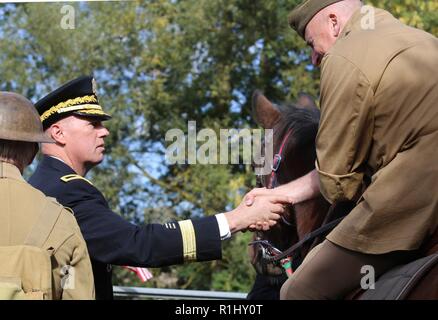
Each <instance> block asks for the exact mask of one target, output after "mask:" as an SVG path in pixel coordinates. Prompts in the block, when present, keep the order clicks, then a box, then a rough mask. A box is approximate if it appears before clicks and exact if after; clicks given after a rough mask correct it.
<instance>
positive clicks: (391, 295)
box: [347, 254, 438, 300]
mask: <svg viewBox="0 0 438 320" xmlns="http://www.w3.org/2000/svg"><path fill="white" fill-rule="evenodd" d="M431 272H432V274H430V273H431ZM426 276H427V283H426V281H424V280H426V279H425V277H426ZM431 281H432V282H435V283H434V285H433V284H432V283H431ZM434 297H438V254H433V255H430V256H427V257H423V258H421V259H417V260H415V261H413V262H410V263H408V264H405V265H401V266H398V267H395V268H393V269H391V270H390V271H388V272H387V273H385V274H383V275H382V276H381V277H380V278H379V279H378V280H377V281H376V283H375V288H374V289H369V290H366V291H365V290H357V291H355V292H354V293H353V294H352V295H350V296H349V297H347V299H349V300H350V299H352V300H353V299H354V300H356V299H357V300H406V299H408V300H413V299H433V298H434Z"/></svg>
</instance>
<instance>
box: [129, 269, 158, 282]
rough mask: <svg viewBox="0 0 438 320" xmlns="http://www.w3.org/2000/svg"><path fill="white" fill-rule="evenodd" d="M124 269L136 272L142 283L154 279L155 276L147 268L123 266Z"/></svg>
mask: <svg viewBox="0 0 438 320" xmlns="http://www.w3.org/2000/svg"><path fill="white" fill-rule="evenodd" d="M123 268H125V269H128V270H130V271H132V272H135V273H136V274H137V276H138V277H139V278H140V280H141V281H142V282H146V281H148V280H149V279H152V277H153V275H152V273H151V272H150V271H149V270H148V269H147V268H140V267H130V266H123Z"/></svg>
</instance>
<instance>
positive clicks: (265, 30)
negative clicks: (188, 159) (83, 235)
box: [0, 0, 438, 291]
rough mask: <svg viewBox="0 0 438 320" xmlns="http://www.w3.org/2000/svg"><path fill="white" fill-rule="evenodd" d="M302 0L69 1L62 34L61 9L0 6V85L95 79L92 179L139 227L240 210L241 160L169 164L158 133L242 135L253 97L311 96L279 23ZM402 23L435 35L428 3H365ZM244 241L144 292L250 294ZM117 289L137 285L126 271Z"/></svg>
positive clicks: (300, 55) (304, 67)
mask: <svg viewBox="0 0 438 320" xmlns="http://www.w3.org/2000/svg"><path fill="white" fill-rule="evenodd" d="M299 2H300V1H299V0H289V1H287V0H263V1H262V0H196V1H195V0H183V1H182V0H145V1H132V2H100V3H91V2H90V3H76V4H75V5H74V8H75V29H72V30H70V29H63V28H62V27H61V24H60V22H61V19H62V17H63V14H62V13H61V8H62V7H63V4H59V3H50V4H48V3H38V4H7V5H3V6H1V7H0V47H1V48H2V49H1V52H0V75H1V80H2V81H1V82H0V89H1V90H11V91H16V92H19V93H22V94H24V95H26V96H28V97H29V98H31V99H32V100H33V101H36V100H37V99H38V98H40V97H42V96H43V95H44V94H46V93H47V92H49V91H51V90H52V89H53V88H55V87H57V86H58V85H59V84H61V83H63V82H65V81H68V80H70V79H72V78H74V77H76V76H79V75H81V74H90V73H93V74H94V75H95V77H96V78H97V80H98V83H99V88H98V93H99V96H100V98H101V103H102V105H103V106H104V108H105V109H106V110H108V112H110V113H111V114H112V115H113V120H111V121H109V122H108V123H107V125H108V128H109V129H110V131H111V135H110V137H109V138H108V146H109V149H108V155H107V158H106V160H105V161H104V163H102V164H101V165H100V166H99V167H98V168H96V169H94V170H93V172H92V177H91V178H92V179H93V181H94V182H95V184H96V185H97V186H98V187H99V188H100V189H101V190H102V191H103V193H104V194H105V195H106V197H107V198H108V200H109V202H110V205H111V207H112V208H113V209H114V210H115V211H116V212H118V213H120V214H121V215H122V216H124V217H125V218H127V219H129V220H131V221H134V222H137V223H142V222H158V223H161V222H164V221H166V220H168V219H174V218H177V219H184V218H189V217H196V216H202V215H211V214H214V213H216V212H222V211H224V210H227V209H230V208H232V207H233V206H235V205H237V204H238V203H239V201H240V199H241V198H242V196H243V195H244V193H245V192H246V191H248V190H249V189H250V188H252V187H253V186H254V182H255V178H254V175H253V173H252V170H251V167H250V166H248V165H243V164H241V165H199V164H198V165H187V164H186V165H169V164H167V163H166V162H165V159H164V152H165V148H166V146H167V143H166V141H165V134H166V132H167V131H168V130H169V129H172V128H180V129H182V130H183V131H184V132H187V122H188V121H196V124H197V128H198V130H200V129H202V128H212V129H213V130H215V132H219V130H220V129H221V128H250V127H254V126H255V124H254V123H253V121H252V118H251V114H250V109H251V108H250V102H251V95H252V92H253V91H254V90H255V89H257V88H258V89H261V90H263V91H264V92H265V93H266V94H267V95H268V96H269V97H270V98H271V99H273V100H274V101H277V102H281V101H285V100H293V99H294V98H295V97H297V95H298V93H299V92H301V91H304V92H308V93H310V94H312V95H314V96H318V91H319V70H318V69H315V68H312V67H311V66H310V61H309V50H308V49H307V48H306V47H305V42H304V41H303V40H302V39H300V38H299V37H298V36H297V35H296V34H295V33H294V32H292V31H291V29H290V28H289V27H288V24H287V15H288V13H289V11H290V10H291V9H292V8H293V7H294V6H295V5H296V4H297V3H299ZM369 3H372V4H374V5H376V6H379V7H383V8H386V9H388V10H390V11H391V12H393V13H394V14H395V15H396V16H397V17H399V18H400V19H401V20H402V21H404V22H406V23H408V24H410V25H412V26H415V27H419V28H423V29H425V30H427V31H429V32H431V33H433V34H435V35H437V34H438V17H437V14H438V10H437V9H438V8H437V5H438V4H437V1H415V0H396V1H394V0H391V1H385V0H373V1H370V2H369ZM249 237H250V234H249V233H245V234H239V235H237V236H236V237H234V239H233V240H231V241H228V242H226V243H225V244H224V254H223V257H224V259H223V260H222V261H214V262H207V263H195V264H187V265H183V266H176V267H169V268H162V269H160V270H158V269H157V270H154V273H155V275H156V277H155V278H154V279H153V280H152V281H151V282H149V283H147V284H146V285H150V286H159V287H167V286H177V287H180V288H190V289H206V290H209V289H214V290H239V291H247V290H249V289H250V286H251V284H252V281H253V279H254V271H253V269H252V267H251V266H250V264H249V262H248V259H247V258H246V251H247V242H248V241H249ZM115 280H116V283H117V284H123V285H127V284H136V285H138V284H139V283H138V282H135V281H136V280H134V277H133V276H132V274H130V273H129V272H128V271H126V270H120V269H118V271H117V272H116V275H115Z"/></svg>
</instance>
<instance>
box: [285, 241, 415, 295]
mask: <svg viewBox="0 0 438 320" xmlns="http://www.w3.org/2000/svg"><path fill="white" fill-rule="evenodd" d="M412 256H413V252H411V251H396V252H390V253H386V254H379V255H373V254H363V253H359V252H355V251H351V250H348V249H345V248H343V247H340V246H338V245H336V244H334V243H332V242H330V241H328V240H325V241H324V242H323V243H321V244H320V245H318V246H316V247H315V248H314V249H313V250H312V251H310V252H309V254H308V255H307V256H306V258H305V259H304V261H303V263H302V265H301V266H300V267H299V268H298V269H297V270H296V271H295V272H294V273H293V274H292V276H291V277H290V278H289V279H288V280H287V281H286V282H285V283H284V284H283V286H282V288H281V293H280V297H281V299H290V300H308V299H309V300H310V299H318V300H326V299H342V298H343V297H345V296H347V295H348V294H349V293H351V292H352V291H353V290H355V289H357V288H360V287H361V286H362V287H363V286H365V288H364V289H366V288H369V287H370V285H371V284H372V283H371V281H372V278H373V277H372V276H373V273H374V275H375V278H377V277H378V276H379V275H381V274H383V273H384V272H385V271H388V270H389V269H391V268H392V267H395V266H397V265H399V264H402V263H404V262H407V261H409V260H411V259H412Z"/></svg>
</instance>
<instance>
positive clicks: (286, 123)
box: [277, 105, 320, 148]
mask: <svg viewBox="0 0 438 320" xmlns="http://www.w3.org/2000/svg"><path fill="white" fill-rule="evenodd" d="M277 107H278V109H279V110H280V112H281V117H280V120H279V122H278V124H277V126H278V127H277V130H278V132H279V136H280V137H282V136H284V135H285V134H286V132H288V131H289V130H292V131H293V139H291V140H293V141H294V144H295V147H296V148H300V147H304V146H307V145H308V144H310V143H312V144H314V143H315V139H316V134H317V133H318V126H319V118H320V111H319V109H317V108H300V107H297V106H294V105H286V106H284V105H281V106H277Z"/></svg>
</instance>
